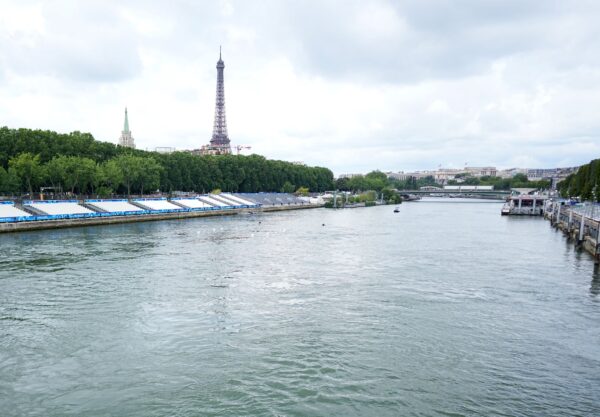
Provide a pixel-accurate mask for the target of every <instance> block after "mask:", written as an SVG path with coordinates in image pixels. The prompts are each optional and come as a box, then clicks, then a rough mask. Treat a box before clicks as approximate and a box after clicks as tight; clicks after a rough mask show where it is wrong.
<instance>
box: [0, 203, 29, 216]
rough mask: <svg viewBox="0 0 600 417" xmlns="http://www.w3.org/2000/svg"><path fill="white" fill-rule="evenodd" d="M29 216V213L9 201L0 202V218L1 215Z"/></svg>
mask: <svg viewBox="0 0 600 417" xmlns="http://www.w3.org/2000/svg"><path fill="white" fill-rule="evenodd" d="M27 216H31V214H29V213H27V212H26V211H23V210H21V209H18V208H16V207H15V205H14V203H13V202H12V201H11V202H6V203H5V202H2V203H0V218H2V217H27Z"/></svg>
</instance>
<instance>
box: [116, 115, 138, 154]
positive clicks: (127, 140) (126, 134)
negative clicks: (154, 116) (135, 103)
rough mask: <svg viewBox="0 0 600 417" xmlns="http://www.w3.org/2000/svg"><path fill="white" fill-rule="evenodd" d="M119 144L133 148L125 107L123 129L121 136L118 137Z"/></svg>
mask: <svg viewBox="0 0 600 417" xmlns="http://www.w3.org/2000/svg"><path fill="white" fill-rule="evenodd" d="M119 145H120V146H125V147H127V148H134V149H135V140H134V139H133V137H132V136H131V131H130V130H129V117H128V116H127V107H125V123H123V131H122V132H121V137H120V138H119Z"/></svg>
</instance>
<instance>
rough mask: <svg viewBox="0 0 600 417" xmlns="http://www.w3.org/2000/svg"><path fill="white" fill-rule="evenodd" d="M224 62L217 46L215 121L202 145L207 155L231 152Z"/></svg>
mask: <svg viewBox="0 0 600 417" xmlns="http://www.w3.org/2000/svg"><path fill="white" fill-rule="evenodd" d="M224 69H225V63H224V62H223V59H222V58H221V47H219V61H218V62H217V99H216V103H215V123H214V125H213V135H212V138H211V139H210V145H208V146H204V147H203V153H204V154H209V155H226V154H230V153H231V144H230V142H229V135H228V134H227V119H226V117H225V79H224V77H223V70H224Z"/></svg>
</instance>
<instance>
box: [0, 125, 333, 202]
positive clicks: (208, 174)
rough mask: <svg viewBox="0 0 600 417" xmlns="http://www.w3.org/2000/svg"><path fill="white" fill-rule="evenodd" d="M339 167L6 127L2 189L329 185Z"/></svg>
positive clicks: (0, 141)
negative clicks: (152, 148) (155, 148)
mask: <svg viewBox="0 0 600 417" xmlns="http://www.w3.org/2000/svg"><path fill="white" fill-rule="evenodd" d="M333 186H334V181H333V173H332V172H331V171H330V170H329V169H327V168H322V167H308V166H305V165H298V164H293V163H290V162H285V161H275V160H268V159H266V158H264V157H262V156H259V155H250V156H243V155H221V156H196V155H192V154H190V153H187V152H174V153H171V154H159V153H156V152H147V151H142V150H136V149H129V148H124V147H120V146H117V145H114V144H112V143H109V142H101V141H97V140H95V139H94V138H93V136H92V135H91V134H89V133H80V132H73V133H69V134H60V133H56V132H51V131H43V130H30V129H9V128H7V127H2V128H0V193H1V194H18V193H30V194H31V193H33V192H36V191H38V190H39V189H40V187H55V188H56V189H61V190H63V191H65V192H66V191H69V192H72V193H79V194H98V195H110V194H112V193H121V194H124V193H127V194H130V193H136V194H143V193H144V192H154V191H155V190H157V189H160V190H161V191H164V192H171V191H192V192H198V193H204V192H209V191H211V190H214V189H221V190H223V191H230V192H260V191H268V192H279V191H287V192H289V191H290V190H291V191H294V190H296V189H298V188H300V187H303V188H308V189H309V190H310V191H317V192H320V191H325V190H328V189H331V188H332V187H333Z"/></svg>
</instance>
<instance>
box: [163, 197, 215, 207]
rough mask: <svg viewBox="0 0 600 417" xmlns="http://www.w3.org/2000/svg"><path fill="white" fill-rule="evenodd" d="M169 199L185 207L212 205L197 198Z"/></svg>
mask: <svg viewBox="0 0 600 417" xmlns="http://www.w3.org/2000/svg"><path fill="white" fill-rule="evenodd" d="M171 201H173V202H176V203H177V204H181V205H182V206H185V207H187V208H207V207H212V206H211V205H210V204H208V203H205V202H204V201H200V200H198V199H197V198H173V199H172V200H171Z"/></svg>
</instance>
